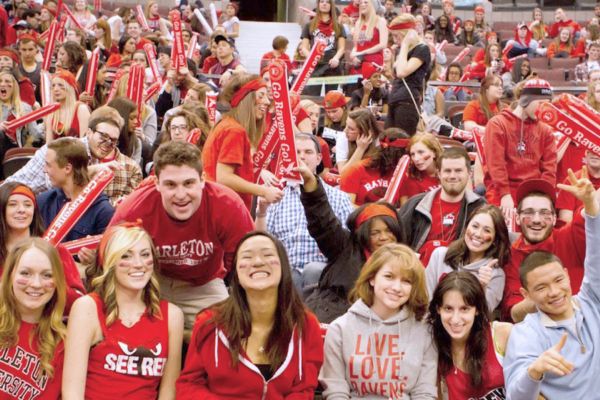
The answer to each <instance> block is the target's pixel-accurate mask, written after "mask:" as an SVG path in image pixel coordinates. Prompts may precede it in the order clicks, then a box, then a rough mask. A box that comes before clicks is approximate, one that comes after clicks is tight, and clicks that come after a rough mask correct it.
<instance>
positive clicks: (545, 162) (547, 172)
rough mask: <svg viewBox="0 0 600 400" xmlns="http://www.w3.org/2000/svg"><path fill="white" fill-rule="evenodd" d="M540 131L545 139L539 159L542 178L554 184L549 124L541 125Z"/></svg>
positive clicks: (552, 148) (551, 135)
mask: <svg viewBox="0 0 600 400" xmlns="http://www.w3.org/2000/svg"><path fill="white" fill-rule="evenodd" d="M540 131H541V132H540V133H541V134H543V139H544V141H545V143H544V156H543V158H542V160H541V161H540V171H541V173H542V179H545V180H547V181H548V182H550V183H551V184H552V186H556V165H557V162H556V158H557V156H556V141H555V140H554V135H553V134H552V131H551V130H550V127H549V126H547V125H542V126H541V127H540ZM488 160H489V159H488Z"/></svg>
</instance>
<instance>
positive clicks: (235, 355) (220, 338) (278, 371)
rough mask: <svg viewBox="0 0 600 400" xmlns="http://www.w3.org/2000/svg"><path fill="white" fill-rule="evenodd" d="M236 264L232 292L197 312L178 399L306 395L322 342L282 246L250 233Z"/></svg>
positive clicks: (314, 381)
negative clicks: (224, 298)
mask: <svg viewBox="0 0 600 400" xmlns="http://www.w3.org/2000/svg"><path fill="white" fill-rule="evenodd" d="M234 264H235V271H234V273H233V277H232V281H231V285H230V289H231V290H230V297H229V298H228V299H227V300H225V301H223V302H221V303H218V304H216V305H215V306H213V307H211V308H210V309H208V310H205V311H203V312H202V313H200V314H199V315H198V318H197V320H196V324H195V325H194V330H193V333H192V338H191V341H190V347H189V349H188V355H187V359H186V362H185V367H184V369H183V371H182V372H181V377H180V378H179V380H178V381H177V399H178V400H188V399H199V398H202V399H221V400H223V399H229V400H233V399H240V398H256V399H259V398H262V399H284V398H298V399H305V398H312V396H313V393H314V390H315V388H316V387H317V375H318V373H319V368H320V367H321V363H322V361H323V342H322V339H321V332H320V327H319V322H318V321H317V318H316V317H315V316H314V315H313V314H312V313H310V312H309V311H307V310H306V309H305V308H304V305H303V304H302V300H301V299H300V296H299V295H298V293H297V292H296V289H295V288H294V285H293V283H292V274H291V267H290V264H289V260H288V257H287V254H286V252H285V248H284V246H283V244H282V243H281V242H280V241H279V240H277V239H276V238H274V237H272V236H271V235H269V234H267V233H264V232H258V231H255V232H251V233H249V234H247V235H246V236H244V237H243V238H242V239H241V240H240V242H239V244H238V246H237V249H236V252H235V260H234Z"/></svg>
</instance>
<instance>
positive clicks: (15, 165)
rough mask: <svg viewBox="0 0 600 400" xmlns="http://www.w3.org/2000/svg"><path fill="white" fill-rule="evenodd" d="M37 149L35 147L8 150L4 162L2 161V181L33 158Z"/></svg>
mask: <svg viewBox="0 0 600 400" xmlns="http://www.w3.org/2000/svg"><path fill="white" fill-rule="evenodd" d="M36 151H37V148H35V147H16V148H13V149H9V150H8V151H7V152H6V153H5V154H4V160H3V161H2V175H3V177H4V179H6V178H8V177H9V176H11V175H12V174H14V173H15V172H17V171H18V170H19V169H21V167H23V165H25V164H27V162H28V161H29V160H30V159H31V158H32V157H33V155H34V154H35V152H36Z"/></svg>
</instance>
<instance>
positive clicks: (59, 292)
mask: <svg viewBox="0 0 600 400" xmlns="http://www.w3.org/2000/svg"><path fill="white" fill-rule="evenodd" d="M66 293H67V288H66V283H65V276H64V273H63V272H62V264H61V262H60V258H59V255H58V252H57V250H56V249H55V248H54V246H52V245H51V244H50V243H49V242H47V241H45V240H43V239H41V238H31V239H26V240H25V241H22V242H20V243H19V244H17V245H16V246H15V247H14V248H13V249H12V250H11V251H10V253H9V254H8V257H7V259H6V261H5V263H4V272H3V274H2V279H1V280H0V352H2V360H3V363H2V373H3V375H4V378H5V380H6V379H9V378H10V379H12V382H13V383H12V384H13V386H14V385H17V382H18V385H20V387H21V390H19V387H18V386H17V389H14V387H13V389H12V390H11V392H12V393H14V394H16V393H21V394H23V393H27V392H24V390H27V391H29V393H37V395H36V396H34V397H37V396H39V398H40V399H42V398H43V399H49V400H56V399H59V398H60V388H61V377H62V372H63V357H64V350H63V349H64V347H63V340H64V338H65V334H66V329H65V325H64V324H63V321H62V319H63V311H64V309H65V303H66ZM24 388H27V389H24ZM11 392H8V393H6V392H5V390H3V391H2V392H0V398H2V399H7V400H8V399H14V398H16V396H15V395H12V394H11Z"/></svg>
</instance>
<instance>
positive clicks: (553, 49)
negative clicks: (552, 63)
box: [546, 42, 556, 58]
mask: <svg viewBox="0 0 600 400" xmlns="http://www.w3.org/2000/svg"><path fill="white" fill-rule="evenodd" d="M555 54H556V43H554V42H552V43H550V46H548V51H547V52H546V57H548V58H553V57H554V55H555Z"/></svg>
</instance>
